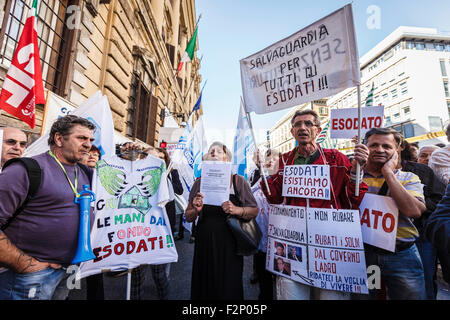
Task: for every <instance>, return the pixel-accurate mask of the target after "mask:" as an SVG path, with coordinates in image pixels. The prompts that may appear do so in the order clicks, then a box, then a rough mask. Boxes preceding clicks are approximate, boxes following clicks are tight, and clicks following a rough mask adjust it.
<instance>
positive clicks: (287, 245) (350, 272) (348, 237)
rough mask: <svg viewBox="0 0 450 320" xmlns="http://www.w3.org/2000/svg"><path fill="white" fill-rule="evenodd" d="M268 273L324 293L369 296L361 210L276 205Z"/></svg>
mask: <svg viewBox="0 0 450 320" xmlns="http://www.w3.org/2000/svg"><path fill="white" fill-rule="evenodd" d="M266 269H267V270H269V271H270V272H273V273H275V274H276V275H281V276H284V277H288V278H290V279H291V280H294V281H297V282H300V283H303V284H306V285H309V286H313V287H318V288H321V289H327V290H336V291H343V292H351V293H364V294H367V293H368V288H367V273H366V261H365V256H364V246H363V241H362V236H361V227H360V222H359V213H358V211H357V210H345V209H342V210H335V209H316V208H305V207H294V206H283V205H273V206H272V208H271V211H270V215H269V230H268V245H267V260H266Z"/></svg>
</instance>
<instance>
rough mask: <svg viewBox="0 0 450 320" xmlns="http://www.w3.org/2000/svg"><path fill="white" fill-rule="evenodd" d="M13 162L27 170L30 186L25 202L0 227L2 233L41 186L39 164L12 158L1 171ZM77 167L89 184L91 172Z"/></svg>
mask: <svg viewBox="0 0 450 320" xmlns="http://www.w3.org/2000/svg"><path fill="white" fill-rule="evenodd" d="M15 162H19V163H21V164H22V165H23V166H24V167H25V169H26V170H27V175H28V180H29V182H30V185H29V187H28V193H27V196H26V198H25V200H24V201H23V203H22V204H21V205H20V207H19V208H17V210H16V211H15V212H14V214H13V215H12V216H11V218H9V219H8V221H6V223H5V224H4V225H3V226H1V228H0V230H2V231H4V230H5V229H6V228H7V227H8V226H9V225H10V224H11V221H12V220H13V219H14V218H15V217H16V216H17V215H18V214H19V213H20V212H22V211H23V209H24V208H25V206H26V205H27V203H28V201H30V199H31V198H33V197H34V196H35V195H36V193H37V192H38V190H39V187H40V186H41V180H42V170H41V167H40V166H39V163H38V162H37V161H36V160H34V159H32V158H25V157H24V158H13V159H10V160H8V161H6V163H5V164H4V165H3V168H2V170H5V168H6V167H8V166H9V165H11V164H12V163H15ZM78 165H79V166H80V168H81V169H82V170H83V171H84V173H86V175H87V176H88V177H89V182H90V183H91V181H92V170H89V168H88V167H87V166H85V165H83V164H81V163H78Z"/></svg>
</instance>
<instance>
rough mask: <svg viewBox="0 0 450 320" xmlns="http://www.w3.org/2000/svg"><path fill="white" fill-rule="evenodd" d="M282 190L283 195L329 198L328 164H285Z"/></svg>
mask: <svg viewBox="0 0 450 320" xmlns="http://www.w3.org/2000/svg"><path fill="white" fill-rule="evenodd" d="M282 191H283V193H282V195H283V197H295V198H308V199H325V200H330V197H331V192H330V166H328V165H292V166H285V167H284V172H283V190H282Z"/></svg>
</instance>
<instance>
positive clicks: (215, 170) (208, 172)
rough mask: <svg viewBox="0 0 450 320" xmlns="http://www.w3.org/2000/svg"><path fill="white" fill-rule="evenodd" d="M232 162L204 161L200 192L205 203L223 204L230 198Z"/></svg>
mask: <svg viewBox="0 0 450 320" xmlns="http://www.w3.org/2000/svg"><path fill="white" fill-rule="evenodd" d="M230 177H231V162H222V161H203V163H202V178H201V181H200V192H201V193H202V194H203V204H209V205H212V206H221V205H222V203H224V202H225V201H228V200H229V199H230V181H231V179H230Z"/></svg>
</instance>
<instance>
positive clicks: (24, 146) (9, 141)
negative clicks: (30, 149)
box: [4, 139, 28, 148]
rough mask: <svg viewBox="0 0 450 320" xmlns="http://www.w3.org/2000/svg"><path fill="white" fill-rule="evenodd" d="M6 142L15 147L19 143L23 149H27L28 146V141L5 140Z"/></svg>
mask: <svg viewBox="0 0 450 320" xmlns="http://www.w3.org/2000/svg"><path fill="white" fill-rule="evenodd" d="M4 142H5V143H6V144H7V145H8V146H15V145H16V144H17V143H19V144H20V146H21V147H22V148H26V147H27V144H28V143H27V142H26V141H18V140H14V139H6V140H4Z"/></svg>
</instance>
